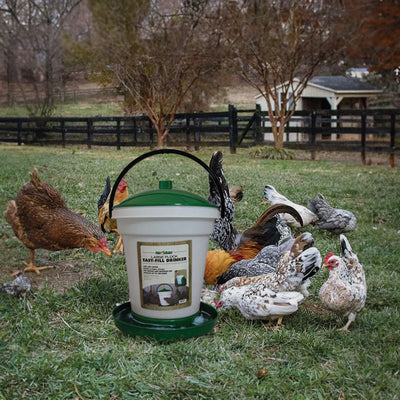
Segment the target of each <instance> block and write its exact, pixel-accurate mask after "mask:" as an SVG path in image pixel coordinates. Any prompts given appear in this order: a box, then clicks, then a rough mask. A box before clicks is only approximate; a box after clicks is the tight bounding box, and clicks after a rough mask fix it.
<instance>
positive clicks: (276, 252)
mask: <svg viewBox="0 0 400 400" xmlns="http://www.w3.org/2000/svg"><path fill="white" fill-rule="evenodd" d="M313 244H314V239H313V237H312V235H311V233H309V232H304V233H303V234H301V235H300V236H298V237H297V238H296V239H287V240H285V241H284V242H283V243H281V244H279V245H270V246H266V247H264V248H263V249H262V250H261V251H260V252H259V253H258V254H257V255H256V256H255V257H254V258H252V259H244V260H241V261H238V262H236V263H234V264H232V265H231V266H230V268H228V269H227V270H226V271H225V272H224V273H223V274H222V275H221V276H220V277H219V278H218V280H217V284H218V285H222V284H223V283H225V282H228V281H229V280H230V279H233V278H236V277H238V276H257V275H262V274H268V273H270V272H274V271H275V268H276V266H277V264H278V262H279V259H280V258H281V256H282V254H283V253H285V252H286V251H290V254H291V257H292V258H295V257H297V256H299V255H300V253H301V252H302V251H304V250H306V249H308V248H309V247H311V246H312V245H313Z"/></svg>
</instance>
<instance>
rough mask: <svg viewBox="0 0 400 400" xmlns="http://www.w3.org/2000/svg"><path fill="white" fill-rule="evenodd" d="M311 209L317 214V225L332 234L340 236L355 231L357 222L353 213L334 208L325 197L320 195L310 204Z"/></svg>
mask: <svg viewBox="0 0 400 400" xmlns="http://www.w3.org/2000/svg"><path fill="white" fill-rule="evenodd" d="M308 207H309V209H310V210H311V211H312V212H313V213H315V214H316V215H317V217H318V220H317V221H316V222H315V225H316V226H318V227H319V228H322V229H326V230H328V231H330V232H332V233H335V234H337V235H338V234H340V233H343V232H349V231H352V230H354V229H355V227H356V224H357V220H356V217H355V216H354V214H353V213H352V212H351V211H347V210H342V209H339V208H333V207H332V206H331V205H329V203H328V202H327V201H326V199H325V197H324V196H323V195H322V194H321V193H318V195H317V199H316V200H310V201H309V202H308Z"/></svg>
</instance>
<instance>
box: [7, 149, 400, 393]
mask: <svg viewBox="0 0 400 400" xmlns="http://www.w3.org/2000/svg"><path fill="white" fill-rule="evenodd" d="M213 150H214V149H202V150H201V152H199V153H196V155H197V156H198V157H200V158H201V159H203V160H204V161H205V162H207V163H208V161H209V159H210V156H211V154H212V152H213ZM222 150H224V149H222ZM145 151H147V150H146V149H135V150H132V149H124V150H122V151H116V150H100V149H98V150H91V151H89V150H86V149H79V148H66V149H59V148H45V147H26V146H22V147H16V146H3V145H1V146H0V209H1V210H4V209H5V207H6V204H7V202H8V201H9V200H11V199H13V198H15V196H16V194H17V192H18V190H19V188H20V187H21V185H22V184H23V183H25V182H26V181H27V180H28V179H29V172H30V171H31V170H32V169H33V167H38V168H39V173H40V176H41V178H42V180H44V181H46V182H48V183H50V184H52V185H53V186H55V187H57V188H58V189H59V191H60V192H61V193H62V195H63V197H64V199H65V201H66V203H67V204H68V205H69V206H70V208H72V209H74V210H75V211H78V212H82V213H83V214H85V215H86V217H88V218H89V219H91V220H93V221H96V218H97V200H98V197H99V195H100V193H101V192H102V190H103V187H104V183H105V178H106V177H107V175H110V177H111V180H112V181H114V180H115V178H116V177H117V175H118V174H119V172H120V171H121V170H122V169H123V167H124V166H125V165H126V164H128V162H130V161H131V160H132V159H133V158H134V157H135V156H137V155H139V154H141V153H143V152H145ZM224 157H225V161H224V168H225V171H226V177H227V180H228V182H229V183H230V184H231V185H233V184H242V185H243V186H244V190H245V197H244V200H243V201H242V202H241V203H239V204H238V206H237V209H236V217H237V218H236V221H237V227H238V229H239V230H242V229H244V228H246V227H248V226H250V225H251V224H252V223H253V222H254V221H255V219H256V218H257V217H258V215H259V214H260V213H261V212H262V211H263V210H264V209H265V207H266V206H265V205H263V204H261V202H262V200H263V188H264V186H265V185H266V184H272V185H274V186H275V187H276V188H277V189H278V190H279V191H281V192H283V193H285V194H286V195H287V196H288V197H289V198H290V199H291V200H293V201H296V202H298V203H305V202H306V201H307V200H308V199H309V198H311V197H315V196H316V194H317V192H321V193H323V194H324V195H325V196H326V197H327V199H328V200H329V201H330V202H331V203H332V204H333V205H335V206H336V207H340V208H346V209H349V210H352V211H353V212H354V213H355V214H356V216H357V219H358V226H357V228H356V230H355V231H354V232H351V233H349V234H348V238H349V240H350V243H351V244H352V246H353V249H354V250H355V251H356V252H357V253H358V256H359V258H360V260H361V262H362V263H363V265H364V268H365V271H366V276H367V283H368V299H367V304H366V307H365V309H364V311H363V312H362V313H360V315H359V316H358V317H357V319H356V321H355V323H354V324H353V325H352V326H351V328H350V329H351V333H349V334H346V333H343V332H338V331H337V328H338V327H340V326H342V325H341V324H344V322H345V320H344V319H341V318H338V317H336V316H335V315H332V314H330V313H328V312H325V311H324V310H322V309H321V307H320V305H319V302H318V295H317V294H318V290H319V287H320V286H321V284H322V282H323V281H324V280H325V279H326V277H327V271H325V270H324V271H320V272H319V273H318V274H317V275H316V276H315V277H314V279H313V280H312V286H311V296H310V298H309V299H308V300H307V301H306V302H305V303H304V304H303V306H302V307H301V308H300V310H299V311H298V312H297V313H296V314H294V315H292V316H291V317H288V318H286V319H285V320H284V327H283V328H281V330H279V331H272V330H267V329H265V327H264V326H263V324H262V323H261V322H250V321H247V320H245V319H244V318H243V317H242V316H241V314H240V313H239V312H238V311H236V310H230V311H229V312H223V313H222V312H221V313H220V314H219V317H218V322H217V326H216V329H215V331H214V332H213V333H212V334H210V335H206V336H201V337H198V338H193V339H188V340H185V341H177V342H172V343H167V344H159V343H157V342H155V341H153V340H150V339H145V338H132V337H128V336H125V335H123V334H122V333H121V332H120V331H119V330H118V329H117V328H116V327H115V325H114V322H113V320H112V317H111V312H112V310H113V308H114V307H115V304H116V303H121V302H124V301H126V300H127V299H128V285H127V279H126V270H125V260H124V258H123V257H122V256H114V257H113V258H111V259H109V258H106V256H104V255H100V254H94V253H92V252H88V251H85V250H71V251H63V252H48V251H45V250H39V251H37V262H38V264H45V263H46V264H47V263H53V264H54V265H55V266H56V268H55V270H54V271H47V272H44V273H43V274H42V275H41V277H39V278H38V277H36V276H33V275H29V277H30V278H31V279H32V281H33V286H34V293H33V294H31V295H28V296H26V297H25V298H24V299H20V300H19V299H15V298H11V297H8V296H5V295H1V296H0V300H1V301H0V358H1V360H2V363H1V364H0V399H7V400H8V399H21V398H25V399H44V398H46V399H77V398H79V399H163V400H164V399H171V398H173V399H202V398H212V399H226V398H227V397H230V398H231V399H244V398H247V399H288V398H293V399H339V398H344V399H398V398H399V395H398V393H400V381H399V370H400V362H399V348H400V322H399V320H400V318H399V317H400V315H399V304H400V303H399V301H400V295H399V283H400V279H399V264H398V259H399V257H400V223H399V221H400V209H399V200H398V199H399V198H400V185H399V183H400V175H399V170H398V169H397V168H395V169H390V168H388V167H385V166H362V165H358V164H350V163H336V162H331V161H318V162H311V161H271V160H255V159H251V158H250V157H249V155H248V150H245V149H239V151H238V154H237V155H231V154H229V153H228V150H227V149H226V151H225V150H224ZM170 178H172V179H173V181H174V187H177V188H182V189H186V190H188V191H191V192H195V193H197V194H199V195H201V196H203V197H207V196H208V179H207V176H206V173H205V171H202V170H201V168H200V167H198V168H197V166H196V165H194V164H193V162H191V161H190V160H186V159H183V158H179V157H177V156H163V157H152V158H149V159H147V160H145V161H143V162H142V163H139V164H138V165H137V167H135V168H134V169H133V170H132V171H131V172H130V173H129V175H128V176H127V181H128V188H129V191H130V193H134V192H137V191H141V190H147V189H150V188H155V187H156V186H157V182H158V180H161V179H170ZM0 227H1V229H0V244H1V248H2V249H3V251H1V253H0V283H2V282H4V281H6V280H9V279H11V277H10V275H9V273H10V272H11V271H12V270H14V269H18V268H21V261H22V260H27V259H28V257H29V251H28V250H27V249H26V248H25V247H24V246H23V245H22V244H21V243H20V242H19V241H18V240H17V239H16V238H15V236H14V234H13V231H12V230H11V228H10V227H9V226H8V224H7V223H6V221H5V219H4V217H3V214H2V213H1V214H0ZM308 230H309V231H310V232H312V234H313V236H314V238H315V244H316V246H317V247H318V248H319V249H320V251H321V254H322V255H323V256H324V255H325V254H326V253H327V252H330V251H335V252H338V251H339V242H338V237H337V236H334V235H332V234H329V233H327V232H324V231H320V230H318V229H317V228H314V227H310V228H308ZM109 239H110V245H111V247H113V246H114V244H115V242H116V241H115V238H114V237H112V236H110V237H109ZM259 369H262V370H265V371H264V372H265V374H264V375H263V377H262V378H259V377H258V375H257V372H258V370H259Z"/></svg>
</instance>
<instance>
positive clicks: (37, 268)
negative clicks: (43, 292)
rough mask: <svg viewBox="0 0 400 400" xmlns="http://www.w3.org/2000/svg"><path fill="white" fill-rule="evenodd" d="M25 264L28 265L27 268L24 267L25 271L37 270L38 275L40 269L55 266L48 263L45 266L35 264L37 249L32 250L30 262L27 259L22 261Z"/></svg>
mask: <svg viewBox="0 0 400 400" xmlns="http://www.w3.org/2000/svg"><path fill="white" fill-rule="evenodd" d="M22 263H23V264H25V265H26V268H25V269H24V272H35V273H36V275H40V271H42V270H44V269H51V268H54V266H53V265H46V266H43V267H37V266H36V265H35V250H31V256H30V259H29V264H28V263H27V262H25V261H22Z"/></svg>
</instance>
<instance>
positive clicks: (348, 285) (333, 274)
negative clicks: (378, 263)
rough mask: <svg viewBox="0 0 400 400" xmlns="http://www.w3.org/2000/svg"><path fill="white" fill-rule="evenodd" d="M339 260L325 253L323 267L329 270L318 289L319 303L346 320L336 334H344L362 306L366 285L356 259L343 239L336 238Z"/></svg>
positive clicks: (361, 268)
mask: <svg viewBox="0 0 400 400" xmlns="http://www.w3.org/2000/svg"><path fill="white" fill-rule="evenodd" d="M340 246H341V254H340V257H338V256H336V255H334V254H333V253H329V254H328V255H327V256H326V257H325V260H324V265H323V266H324V267H327V268H328V269H329V278H328V280H327V281H326V282H325V283H324V284H323V285H322V286H321V289H320V291H319V299H320V301H321V303H322V304H323V306H324V307H326V308H327V309H329V310H331V311H333V312H335V313H338V314H341V315H344V316H348V321H347V323H346V325H344V326H343V327H342V328H341V329H340V330H343V331H348V329H349V326H350V324H351V323H352V322H353V321H354V320H355V318H356V315H357V313H359V312H360V311H361V310H362V309H363V308H364V305H365V301H366V299H367V283H366V280H365V273H364V269H363V267H362V265H361V263H360V262H359V261H358V257H357V255H356V254H355V253H354V252H353V250H352V248H351V246H350V243H349V241H348V240H347V238H346V236H345V235H340Z"/></svg>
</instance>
